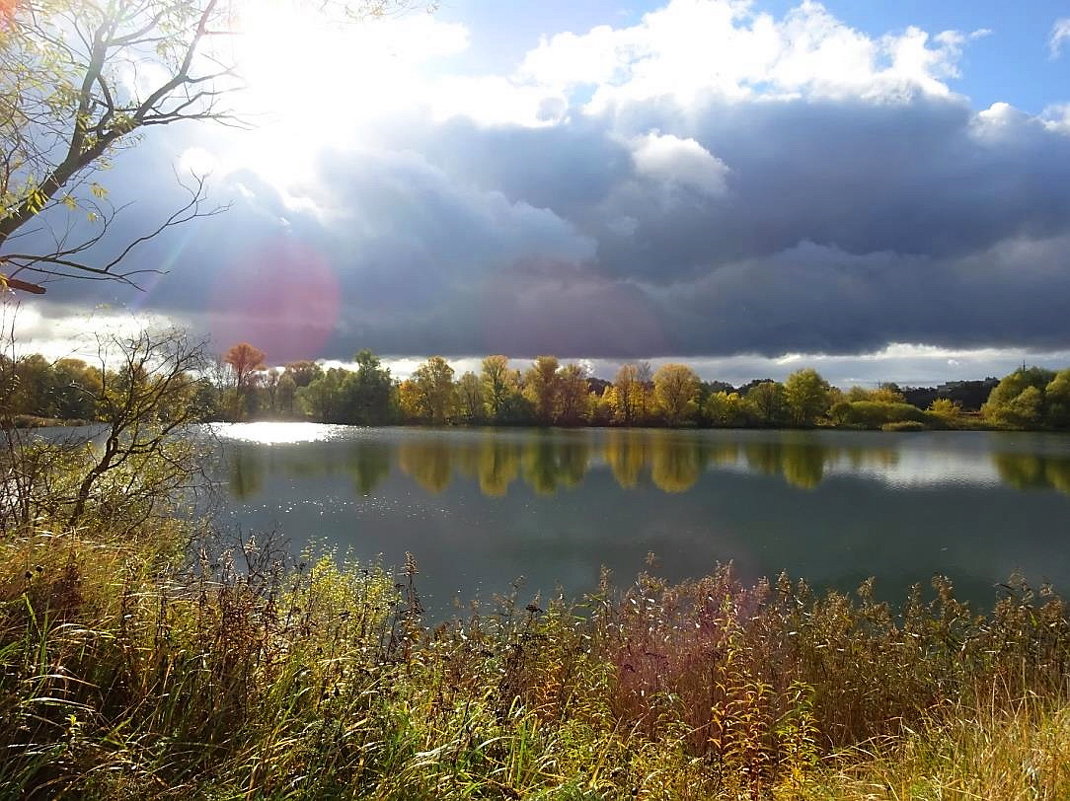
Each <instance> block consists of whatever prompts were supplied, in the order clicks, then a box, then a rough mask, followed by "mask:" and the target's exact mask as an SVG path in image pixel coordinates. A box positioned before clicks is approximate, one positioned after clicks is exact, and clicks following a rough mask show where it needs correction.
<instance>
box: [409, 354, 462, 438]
mask: <svg viewBox="0 0 1070 801" xmlns="http://www.w3.org/2000/svg"><path fill="white" fill-rule="evenodd" d="M412 382H413V384H414V386H415V389H416V393H417V401H416V402H417V408H418V409H419V413H420V416H421V417H422V418H423V419H425V420H428V421H429V422H431V423H434V424H436V425H440V424H442V423H446V422H449V420H450V419H451V418H452V416H453V413H454V409H455V405H456V391H455V387H454V385H453V368H452V367H450V365H449V362H447V361H446V360H445V359H444V358H442V357H441V356H432V357H431V358H430V359H428V360H427V361H426V362H424V363H423V364H422V365H420V366H419V367H418V368H417V369H416V371H415V372H414V373H413V374H412Z"/></svg>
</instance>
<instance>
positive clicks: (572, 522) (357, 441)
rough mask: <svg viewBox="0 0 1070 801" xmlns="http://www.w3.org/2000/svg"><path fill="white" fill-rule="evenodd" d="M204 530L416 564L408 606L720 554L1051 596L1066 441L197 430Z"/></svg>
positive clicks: (578, 581) (898, 582) (1063, 531)
mask: <svg viewBox="0 0 1070 801" xmlns="http://www.w3.org/2000/svg"><path fill="white" fill-rule="evenodd" d="M214 430H215V432H216V434H217V435H218V436H219V438H220V440H221V441H222V443H223V452H224V454H225V456H224V460H225V462H224V463H225V470H224V472H223V475H222V478H223V480H222V483H223V485H224V486H225V488H226V492H225V493H224V495H225V496H226V497H225V502H224V509H223V512H222V520H223V522H224V523H226V524H228V525H232V526H240V527H241V528H242V529H243V530H244V531H247V532H248V531H255V530H278V531H280V532H281V533H283V534H284V535H285V536H287V537H288V538H289V539H290V541H291V542H292V543H294V544H295V547H300V545H301V544H303V543H304V542H306V541H307V540H308V539H309V538H316V539H318V540H319V541H322V542H327V543H330V544H333V545H336V546H338V547H339V548H340V549H343V550H344V549H351V550H352V551H353V552H354V554H355V555H357V556H358V557H361V558H366V559H367V558H374V557H376V556H377V555H380V554H381V555H382V557H383V559H384V561H385V562H386V563H387V564H390V565H397V564H401V563H402V562H403V560H404V555H405V552H406V551H410V552H412V553H413V554H414V555H415V556H416V559H417V561H418V563H419V567H420V577H419V586H420V587H421V589H422V592H423V594H424V595H425V596H426V597H427V599H428V601H429V603H428V606H429V607H431V608H437V609H446V608H448V607H449V605H450V603H451V602H452V601H453V600H454V599H464V600H471V599H473V598H475V597H476V596H479V597H481V598H484V599H486V598H488V597H490V596H491V595H492V594H494V593H496V592H502V591H505V590H508V588H509V586H510V584H511V583H512V582H513V581H514V580H516V579H518V578H521V577H523V580H524V583H523V592H524V594H525V595H530V594H533V593H534V592H536V591H538V590H542V591H544V592H545V591H553V590H554V589H555V588H556V587H560V588H562V589H563V590H564V591H565V592H566V593H570V594H578V593H581V592H583V591H586V590H589V589H591V588H593V587H594V586H596V584H597V581H598V577H599V571H600V569H601V567H602V566H605V567H607V568H609V569H610V570H612V571H613V572H614V575H615V576H616V579H617V581H618V582H619V583H626V582H628V581H630V580H631V579H632V578H633V577H634V576H635V574H636V573H637V572H638V571H640V570H642V569H644V568H645V559H646V557H647V554H649V553H653V554H654V555H655V557H656V560H657V571H658V572H659V573H660V574H661V575H664V576H666V577H667V578H670V579H680V578H684V577H689V576H699V575H702V574H704V573H706V572H708V571H709V570H710V569H711V568H712V567H713V566H714V565H715V564H716V563H717V562H718V561H722V562H723V561H728V560H732V561H733V562H734V563H735V565H736V567H737V569H738V570H739V572H740V573H741V574H742V575H743V576H744V577H746V578H757V577H759V576H766V575H775V574H777V573H778V572H780V571H782V570H786V571H788V572H789V573H790V574H791V575H793V576H797V577H804V578H807V579H809V580H810V581H812V582H813V583H815V584H817V585H820V586H825V587H828V586H835V587H839V588H844V589H848V588H852V587H854V586H855V585H857V583H858V582H859V581H860V580H862V579H864V578H865V577H867V576H871V575H873V576H876V577H877V579H878V587H879V588H880V589H882V590H883V592H882V593H881V594H882V595H884V596H886V597H893V598H897V597H901V595H902V593H903V591H904V590H905V588H906V587H908V586H909V585H910V584H912V583H914V582H916V581H922V582H925V581H927V579H928V578H929V577H930V576H931V575H932V574H933V573H934V572H942V573H946V574H948V575H950V576H952V578H954V580H955V581H956V584H957V586H958V587H959V589H960V591H961V592H962V593H963V594H964V595H966V596H967V597H971V598H973V599H975V600H978V601H984V602H988V601H990V600H991V599H992V598H993V597H994V592H993V585H994V584H995V583H997V582H999V581H1001V580H1004V579H1006V578H1007V577H1008V576H1009V575H1010V573H1011V572H1012V571H1015V570H1018V571H1021V572H1022V573H1024V574H1025V575H1026V577H1027V578H1029V579H1030V580H1033V581H1042V580H1049V581H1051V582H1053V583H1054V584H1055V585H1056V587H1057V588H1062V589H1063V590H1064V591H1065V590H1068V589H1070V559H1068V558H1067V553H1068V548H1067V546H1068V544H1070V437H1066V436H1060V435H1051V434H1034V433H1028V434H1026V433H988V432H924V433H909V434H891V433H880V432H837V431H816V432H796V431H665V430H628V431H622V430H611V429H610V430H607V429H582V430H549V431H540V430H508V429H505V430H503V429H496V430H478V429H447V430H429V429H411V428H385V429H367V428H347V427H342V426H324V425H313V424H304V423H281V424H280V423H251V424H240V425H218V426H215V427H214Z"/></svg>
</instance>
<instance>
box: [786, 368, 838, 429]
mask: <svg viewBox="0 0 1070 801" xmlns="http://www.w3.org/2000/svg"><path fill="white" fill-rule="evenodd" d="M784 400H785V401H786V402H787V405H788V412H789V414H790V415H791V421H792V422H793V423H794V424H795V425H797V426H808V425H813V424H814V422H816V421H817V419H818V418H819V417H821V416H823V415H824V414H825V412H827V411H828V408H829V384H828V382H827V381H826V380H825V379H824V378H822V377H821V375H820V373H818V372H817V370H814V369H812V368H806V369H803V370H796V371H795V372H794V373H792V374H791V375H789V376H788V377H787V379H786V380H785V381H784Z"/></svg>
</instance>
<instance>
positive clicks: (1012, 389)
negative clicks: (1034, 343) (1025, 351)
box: [981, 367, 1061, 428]
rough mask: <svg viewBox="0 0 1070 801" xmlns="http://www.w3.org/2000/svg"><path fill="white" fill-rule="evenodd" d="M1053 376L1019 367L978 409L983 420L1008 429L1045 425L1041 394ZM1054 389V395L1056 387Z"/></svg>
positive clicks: (1043, 404) (1029, 368)
mask: <svg viewBox="0 0 1070 801" xmlns="http://www.w3.org/2000/svg"><path fill="white" fill-rule="evenodd" d="M1055 379H1056V375H1055V373H1053V372H1052V371H1051V370H1045V369H1044V368H1042V367H1021V368H1020V369H1018V370H1015V371H1014V372H1013V373H1011V374H1010V375H1008V376H1005V377H1004V378H1003V380H1001V381H1000V382H999V384H998V385H997V386H996V388H995V389H993V390H992V394H991V395H989V396H988V402H987V403H985V404H984V406H982V407H981V414H982V415H983V416H984V418H985V420H987V421H988V422H990V423H994V424H996V425H1001V426H1008V427H1011V428H1023V427H1035V426H1039V425H1042V424H1044V423H1045V422H1048V421H1047V419H1046V409H1045V398H1044V394H1045V391H1046V389H1047V387H1048V385H1049V384H1051V383H1054V382H1055ZM1060 386H1061V385H1057V387H1056V392H1057V393H1058V390H1059V387H1060Z"/></svg>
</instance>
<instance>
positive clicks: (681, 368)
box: [654, 364, 699, 426]
mask: <svg viewBox="0 0 1070 801" xmlns="http://www.w3.org/2000/svg"><path fill="white" fill-rule="evenodd" d="M698 394H699V379H698V375H696V373H695V371H694V370H692V369H691V368H690V367H688V366H687V365H686V364H664V365H662V366H661V367H659V368H658V371H657V372H656V373H654V399H655V401H656V403H657V406H658V410H659V411H660V412H661V413H662V415H664V417H665V422H667V423H668V424H669V425H670V426H677V425H680V424H682V423H686V422H689V421H691V420H693V419H694V417H695V413H696V412H697V411H698Z"/></svg>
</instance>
